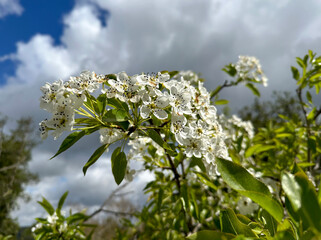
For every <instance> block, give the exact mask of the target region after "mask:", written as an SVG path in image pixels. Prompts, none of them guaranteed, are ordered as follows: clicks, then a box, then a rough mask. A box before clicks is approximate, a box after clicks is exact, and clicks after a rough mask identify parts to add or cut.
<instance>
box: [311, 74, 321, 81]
mask: <svg viewBox="0 0 321 240" xmlns="http://www.w3.org/2000/svg"><path fill="white" fill-rule="evenodd" d="M320 77H321V73H317V74H314V75H313V76H312V77H310V80H314V79H316V78H320Z"/></svg>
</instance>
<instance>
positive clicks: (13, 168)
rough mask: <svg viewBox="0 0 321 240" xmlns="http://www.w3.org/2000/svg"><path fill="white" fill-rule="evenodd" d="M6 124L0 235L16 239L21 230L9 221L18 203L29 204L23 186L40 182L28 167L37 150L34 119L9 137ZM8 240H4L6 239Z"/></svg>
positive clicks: (1, 145)
mask: <svg viewBox="0 0 321 240" xmlns="http://www.w3.org/2000/svg"><path fill="white" fill-rule="evenodd" d="M5 123H6V120H5V119H2V120H1V123H0V159H1V161H0V196H1V198H0V235H1V234H2V235H4V236H6V235H9V234H10V235H15V234H17V232H18V230H19V227H18V224H17V222H16V221H15V220H14V219H12V218H11V217H10V215H9V214H10V212H11V211H12V210H13V209H15V208H16V207H17V202H16V201H17V199H18V198H21V197H22V198H23V199H24V200H28V195H27V194H25V193H24V189H23V185H24V184H27V183H30V182H33V181H35V180H37V177H36V176H35V175H34V174H32V173H30V172H29V170H28V169H27V164H28V162H29V161H30V160H31V150H32V148H33V147H34V146H35V141H34V139H33V137H32V133H33V130H32V121H31V119H21V120H19V121H18V122H17V127H16V128H15V129H14V130H12V131H11V133H10V134H6V133H4V132H3V128H4V126H5ZM4 239H5V238H4Z"/></svg>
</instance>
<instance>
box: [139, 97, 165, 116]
mask: <svg viewBox="0 0 321 240" xmlns="http://www.w3.org/2000/svg"><path fill="white" fill-rule="evenodd" d="M167 106H168V98H167V97H166V96H162V95H161V96H156V97H153V98H152V97H150V96H149V95H148V94H147V93H145V94H144V95H143V106H141V108H140V115H141V116H142V118H148V117H149V116H150V115H151V114H154V116H155V117H157V118H158V119H166V118H167V117H168V114H167V112H166V111H165V110H164V108H166V107H167Z"/></svg>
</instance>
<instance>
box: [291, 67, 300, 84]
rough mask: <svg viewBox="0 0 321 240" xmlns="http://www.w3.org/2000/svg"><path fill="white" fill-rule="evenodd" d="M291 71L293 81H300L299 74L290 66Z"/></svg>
mask: <svg viewBox="0 0 321 240" xmlns="http://www.w3.org/2000/svg"><path fill="white" fill-rule="evenodd" d="M291 71H292V76H293V78H294V79H295V80H297V81H298V80H299V79H300V72H299V70H298V69H297V68H296V67H293V66H291Z"/></svg>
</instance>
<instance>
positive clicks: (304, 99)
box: [37, 51, 321, 240]
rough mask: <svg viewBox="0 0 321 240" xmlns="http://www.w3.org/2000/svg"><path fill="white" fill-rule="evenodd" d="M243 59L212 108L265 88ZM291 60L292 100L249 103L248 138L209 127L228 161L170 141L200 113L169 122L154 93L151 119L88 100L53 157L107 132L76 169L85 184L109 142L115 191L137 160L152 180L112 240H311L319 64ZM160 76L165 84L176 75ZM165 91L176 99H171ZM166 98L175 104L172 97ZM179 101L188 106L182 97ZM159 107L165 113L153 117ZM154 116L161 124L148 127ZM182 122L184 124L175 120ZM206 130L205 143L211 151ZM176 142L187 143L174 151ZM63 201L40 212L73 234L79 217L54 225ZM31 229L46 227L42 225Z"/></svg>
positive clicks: (316, 204) (134, 107)
mask: <svg viewBox="0 0 321 240" xmlns="http://www.w3.org/2000/svg"><path fill="white" fill-rule="evenodd" d="M245 58H246V61H250V63H251V64H245V63H244V62H242V58H240V61H239V62H238V63H237V64H229V65H227V66H226V67H225V68H223V71H225V72H226V73H227V74H228V75H229V78H232V79H231V80H227V81H225V82H224V84H222V85H220V86H217V88H216V89H215V90H214V91H212V92H211V93H210V97H211V99H212V101H213V102H214V103H216V104H227V103H228V101H227V100H222V99H219V93H220V92H221V91H222V90H223V89H224V88H226V87H232V86H237V85H238V84H241V83H243V84H244V85H245V86H246V87H247V88H249V89H250V90H251V91H252V92H253V94H254V95H256V96H258V97H259V96H260V92H259V90H258V88H257V85H256V84H263V85H264V86H266V78H265V76H264V74H263V72H262V70H261V67H260V65H259V63H258V61H257V60H256V59H254V58H251V57H245ZM296 60H297V64H298V68H297V67H291V71H292V74H293V78H294V80H295V81H296V82H297V89H296V96H293V95H292V94H290V93H274V99H275V100H274V101H272V102H271V101H268V102H260V101H259V100H256V101H255V103H254V105H253V106H251V107H247V108H245V109H243V111H242V112H241V116H243V117H244V118H245V119H246V120H251V121H252V122H253V125H254V127H255V128H254V129H253V128H252V124H251V122H244V121H241V119H238V118H236V117H234V118H231V119H227V118H226V117H224V116H219V117H218V118H219V121H220V122H219V123H218V124H219V125H222V128H223V129H224V131H225V132H226V138H225V139H224V140H225V142H224V144H226V148H227V149H228V153H229V158H228V157H226V158H228V159H224V158H222V157H217V156H213V157H212V158H211V156H210V155H206V154H207V153H209V154H210V153H211V150H209V149H206V148H205V146H202V147H203V148H202V150H201V151H202V154H200V153H199V152H198V151H196V150H198V145H197V144H198V142H197V140H196V141H195V142H188V141H187V140H186V139H183V138H184V134H182V135H181V139H180V138H177V134H178V133H177V132H175V130H176V129H175V127H178V128H179V127H180V124H182V125H184V124H185V123H184V121H190V123H189V125H188V126H184V127H186V128H192V125H193V124H194V125H197V124H200V125H201V124H202V123H199V122H197V121H192V120H191V119H197V118H198V117H199V116H198V115H201V114H202V113H199V112H197V111H196V110H195V109H192V110H191V112H192V111H195V112H196V113H195V116H192V115H188V114H186V115H188V116H186V118H185V116H184V113H179V114H178V113H177V112H176V113H174V112H171V107H170V106H168V105H169V104H168V103H165V101H162V100H161V99H159V96H157V93H155V92H153V93H152V94H150V95H148V96H147V97H146V96H145V99H144V101H145V102H148V104H146V105H145V107H146V108H147V109H148V110H146V111H150V112H153V111H154V112H153V113H154V115H153V114H150V115H148V114H147V115H148V116H147V117H144V118H143V117H142V108H140V104H142V103H143V102H144V101H143V100H141V99H140V100H137V101H136V100H132V101H127V103H128V104H126V103H125V102H126V101H125V102H123V101H120V100H119V99H117V98H116V97H113V96H114V95H112V93H110V94H111V95H109V97H106V96H105V95H104V94H102V95H99V96H98V97H97V98H95V97H93V96H91V95H90V94H89V93H88V92H87V93H86V97H87V101H86V102H85V103H84V105H85V108H84V109H80V110H78V113H79V114H82V115H83V116H85V118H79V119H76V125H75V126H76V128H77V130H78V131H77V132H75V133H73V134H71V135H69V136H68V137H67V138H66V139H65V141H64V142H63V143H62V145H61V147H60V148H59V150H58V152H57V154H56V155H58V154H60V153H62V152H63V151H65V150H67V149H68V148H69V147H71V146H72V145H73V144H75V143H76V142H77V141H78V140H79V139H80V138H81V137H83V136H85V135H86V134H90V133H92V132H94V131H96V130H100V132H101V131H103V130H106V129H107V130H108V129H112V130H113V131H111V132H108V133H110V134H106V135H107V137H106V136H101V138H104V137H105V138H106V139H105V140H104V141H102V142H103V145H102V146H101V147H99V148H98V149H97V150H96V151H95V152H94V154H93V155H92V156H91V157H90V159H89V160H88V162H87V163H86V164H85V166H84V168H83V171H84V174H85V173H86V171H87V169H88V168H89V167H90V166H92V165H93V164H94V163H95V162H96V161H97V160H98V159H99V158H100V156H101V155H102V154H103V153H104V152H105V151H106V150H107V148H108V147H109V146H110V145H112V144H114V143H116V142H120V145H118V147H116V149H115V150H114V151H113V153H112V155H111V165H112V173H113V176H114V179H115V182H116V183H117V184H121V183H122V182H123V180H124V178H125V177H126V174H128V167H129V161H130V160H131V159H133V158H135V157H140V159H141V160H143V166H144V168H145V169H146V170H149V171H151V172H152V173H153V174H154V176H155V178H154V180H153V181H151V182H149V183H148V184H147V185H146V187H145V189H144V191H145V194H147V195H148V202H147V203H146V204H145V205H144V207H143V209H142V210H141V211H140V212H138V213H136V214H135V220H134V221H130V220H128V219H127V220H124V222H123V226H122V227H120V228H119V229H118V231H117V236H116V237H115V238H116V239H186V238H187V239H205V240H206V239H238V240H242V239H243V240H247V239H266V240H270V239H280V240H285V239H295V240H299V239H311V240H312V239H319V238H320V234H321V206H320V202H321V193H320V190H318V189H317V188H316V187H315V186H318V185H319V186H320V176H319V173H320V159H321V136H320V132H321V128H320V124H319V121H320V120H319V117H320V114H321V105H320V104H319V103H318V102H317V101H316V97H315V94H318V93H319V91H320V88H321V80H320V79H321V73H320V72H321V57H316V54H314V53H313V52H311V51H309V53H308V54H307V55H306V56H304V57H303V58H297V59H296ZM253 66H254V68H253ZM163 73H168V74H169V76H170V77H173V78H174V77H175V76H177V75H179V74H181V73H180V72H166V71H164V72H163ZM179 76H180V75H179ZM122 77H124V78H125V77H126V76H125V75H122ZM136 77H137V76H136ZM154 77H155V76H154ZM154 77H153V76H152V77H150V79H149V80H150V81H152V85H153V86H154V87H155V88H157V87H158V88H159V89H161V90H162V89H164V88H165V87H166V85H165V84H164V83H162V82H156V80H155V78H154ZM194 77H195V76H194ZM118 78H119V75H106V79H114V80H117V79H118ZM114 80H113V81H114ZM129 80H130V79H128V81H129ZM113 81H109V82H108V81H107V80H105V82H104V85H107V86H109V85H110V84H111V85H112V84H115V82H113ZM153 81H154V82H153ZM197 83H198V82H197V81H195V82H192V83H191V85H192V86H196V85H197ZM119 84H120V85H121V84H122V83H119ZM117 86H118V85H117ZM121 87H123V86H122V85H121V86H118V88H121ZM130 87H131V85H128V86H125V90H124V91H122V92H121V94H123V95H125V96H127V95H129V96H132V95H131V94H133V93H132V92H130V91H129V90H128V89H129V88H130ZM145 87H146V86H144V88H145ZM312 88H314V89H315V93H314V92H313V91H312ZM146 89H147V88H145V90H146ZM148 89H149V88H148ZM171 91H173V92H175V89H174V88H173V90H172V89H171ZM166 93H168V92H166ZM168 94H169V93H168ZM183 95H184V96H183ZM201 95H202V93H201V92H199V93H198V95H197V97H196V98H195V101H200V98H201ZM172 97H173V98H175V97H174V95H173V96H172ZM179 97H181V98H184V97H185V98H186V99H188V96H186V94H181V95H179ZM120 99H121V98H120ZM151 99H153V100H151ZM153 101H154V102H153ZM168 101H169V100H168ZM177 101H178V100H177ZM162 104H163V105H164V106H165V105H166V104H167V105H166V106H168V107H164V109H160V106H161V105H162ZM207 107H208V106H207ZM208 108H209V107H208ZM157 111H158V113H159V112H161V113H162V114H163V115H166V116H167V115H168V116H169V117H168V118H166V117H157V114H155V113H157ZM143 114H144V113H143ZM174 115H175V116H174ZM182 116H183V117H184V119H180V117H182ZM175 117H176V118H177V119H178V120H177V122H175V124H177V125H176V126H175V125H174V124H173V125H171V124H172V121H174V120H173V119H174V118H175ZM203 126H204V125H203ZM203 126H202V127H200V128H197V127H195V129H197V130H195V131H191V132H188V131H189V130H188V129H180V131H185V130H186V131H187V132H188V134H193V135H195V136H197V134H198V133H200V132H203V131H206V129H204V128H206V127H203ZM219 127H220V126H217V128H219ZM214 130H215V129H213V130H212V131H213V134H212V135H211V140H213V141H214V140H215V141H219V140H220V139H219V137H218V136H216V135H215V131H214ZM185 134H187V133H185ZM182 136H183V137H182ZM137 139H139V140H143V141H142V142H139V144H137V145H136V149H135V150H137V152H135V151H129V153H126V148H125V146H126V144H127V142H129V145H130V144H134V143H133V141H135V140H137ZM194 140H195V139H194ZM180 141H182V142H184V141H187V143H186V144H181V143H178V142H180ZM209 145H210V144H209ZM195 149H196V150H195ZM138 150H139V151H138ZM133 152H134V153H133ZM56 155H55V156H56ZM200 156H201V157H200ZM214 159H215V160H214ZM212 161H215V164H212ZM209 162H210V163H209ZM127 176H128V175H127ZM66 196H67V195H66V194H65V195H64V196H63V197H62V199H61V201H60V202H59V204H58V208H57V210H55V209H54V208H53V207H52V206H51V205H50V203H49V202H48V201H46V200H45V199H43V201H42V202H40V204H41V205H42V206H43V207H44V208H45V209H46V211H47V212H48V214H49V215H50V216H53V215H55V214H56V215H55V216H57V219H60V218H61V219H63V221H67V223H68V224H71V225H72V226H74V225H73V224H78V225H79V224H80V225H79V226H82V225H81V224H82V223H83V222H84V221H85V220H86V217H85V216H84V215H83V214H81V213H79V214H74V215H72V217H69V218H64V217H63V216H62V214H61V208H62V205H63V202H64V199H65V198H66ZM68 219H69V220H68ZM38 221H39V222H40V223H43V224H48V219H38ZM59 221H60V220H59ZM37 234H38V233H37ZM39 234H41V233H39ZM40 236H41V235H40Z"/></svg>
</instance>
